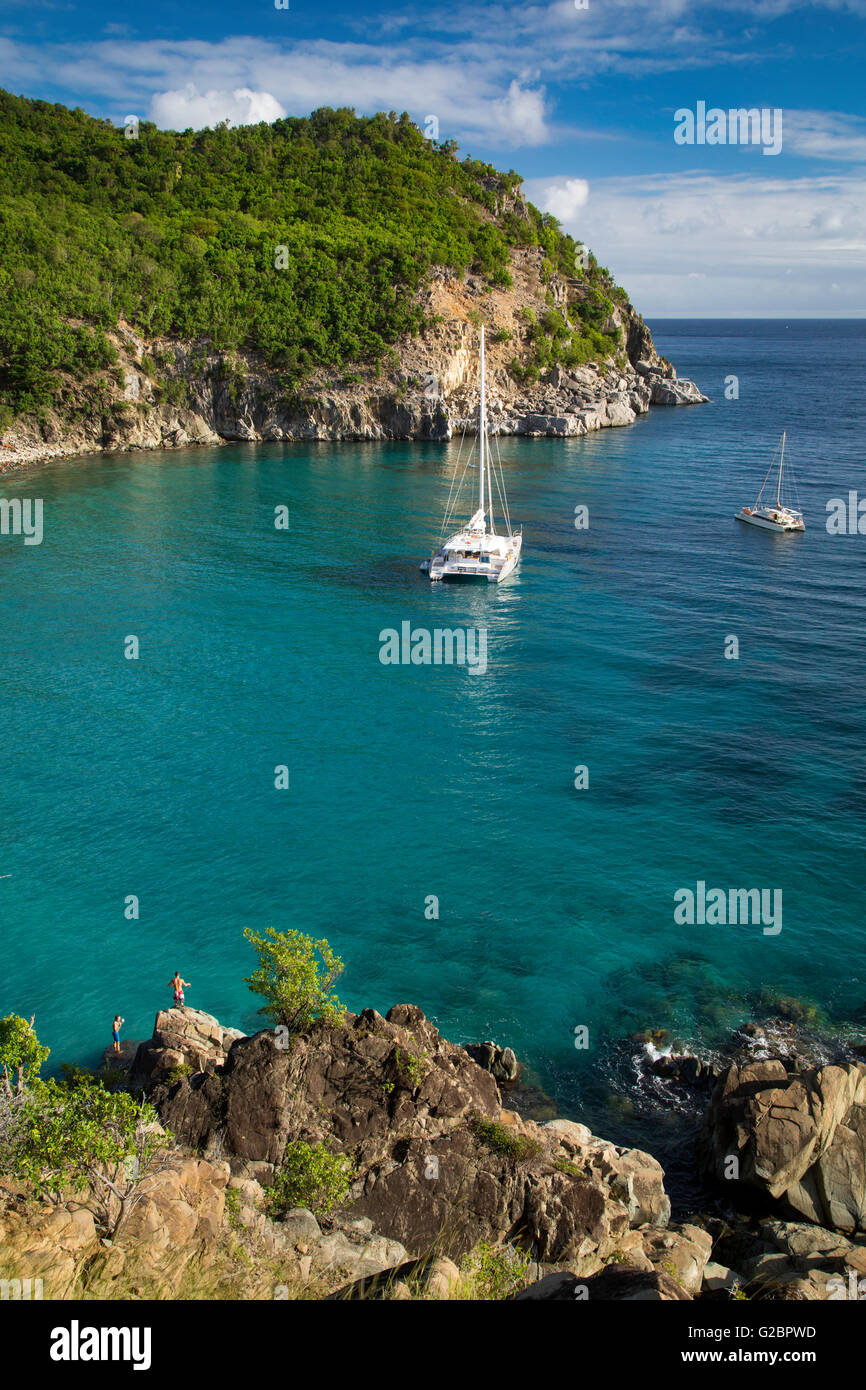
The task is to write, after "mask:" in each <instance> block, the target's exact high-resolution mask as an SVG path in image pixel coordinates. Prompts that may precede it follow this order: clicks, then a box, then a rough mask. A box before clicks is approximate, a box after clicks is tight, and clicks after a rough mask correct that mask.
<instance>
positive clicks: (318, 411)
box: [0, 246, 707, 472]
mask: <svg viewBox="0 0 866 1390" xmlns="http://www.w3.org/2000/svg"><path fill="white" fill-rule="evenodd" d="M510 275H511V278H512V285H511V287H510V288H508V289H504V288H493V289H491V287H490V286H489V285H487V284H486V283H485V282H484V281H483V280H481V279H479V277H477V276H474V275H471V274H468V273H466V274H458V273H456V272H454V271H452V270H450V269H448V268H446V267H442V266H439V267H433V269H432V271H431V273H430V275H429V277H428V280H427V282H426V284H425V285H424V286H422V288H421V289H420V290H419V292H418V305H419V309H420V310H421V312H422V314H423V317H424V322H425V327H424V328H423V330H422V331H421V332H420V333H418V334H416V335H411V336H410V335H405V336H404V337H403V338H401V339H400V340H399V341H398V342H397V343H395V345H394V349H393V352H392V353H390V354H389V356H388V358H387V361H386V363H385V364H382V363H379V364H377V365H376V366H371V365H370V364H364V363H360V364H354V366H355V369H354V370H346V369H340V370H339V371H338V370H336V369H325V368H321V369H317V370H315V371H312V372H310V373H309V374H308V375H307V376H305V377H304V378H303V380H301V379H300V378H299V379H298V380H297V381H296V382H295V384H294V386H293V387H290V388H287V383H286V378H285V374H284V373H283V372H281V371H279V370H275V369H274V368H273V367H272V366H271V365H269V363H268V362H267V360H266V359H265V357H264V356H263V354H262V353H261V352H258V351H256V350H255V349H253V348H246V347H245V348H242V349H238V350H236V351H234V352H232V353H222V352H220V351H219V350H217V349H216V348H215V347H214V346H213V344H212V343H210V342H208V341H206V340H197V341H181V340H178V339H176V338H168V337H154V338H148V339H145V338H144V337H142V336H141V334H140V333H138V332H136V331H135V330H133V329H132V328H131V327H130V326H129V324H127V323H126V322H125V321H123V320H121V322H120V323H119V324H118V326H117V328H116V329H113V330H112V331H111V332H109V333H108V335H107V336H108V338H109V340H110V342H111V345H112V348H113V349H114V351H115V352H116V354H117V370H116V372H115V373H114V375H110V376H107V377H106V376H103V377H100V379H99V381H98V382H97V381H96V380H93V381H89V380H81V381H78V380H72V379H70V380H69V381H68V382H66V383H65V392H64V394H65V395H66V396H67V397H68V401H69V403H70V404H72V405H73V406H74V412H73V414H72V416H71V418H70V416H69V414H68V412H67V414H61V413H60V412H59V411H51V410H48V411H43V412H42V413H41V415H40V417H39V419H36V417H29V416H28V417H22V418H20V419H18V420H15V421H13V422H12V423H11V424H10V425H8V426H7V427H6V428H5V429H4V430H3V431H2V433H0V472H2V471H5V470H6V469H10V468H14V467H17V466H20V465H24V464H27V463H32V462H35V461H37V460H40V459H46V458H52V457H58V456H71V455H75V454H82V453H89V452H94V451H97V450H104V449H110V450H123V451H128V450H138V449H173V448H185V447H190V446H192V445H213V444H219V443H223V442H225V441H244V442H248V443H256V442H259V441H279V440H301V441H304V440H326V441H327V440H354V441H364V440H366V441H382V440H398V439H405V440H409V439H412V440H442V441H446V440H448V439H450V438H451V437H452V435H454V434H457V433H458V432H461V431H463V430H466V432H467V433H473V432H474V431H475V430H476V429H477V405H478V390H477V380H476V371H477V341H478V331H477V326H476V325H477V324H478V323H479V322H480V321H481V318H484V319H485V320H486V322H487V324H488V326H489V328H490V329H491V332H490V334H489V336H488V351H487V364H488V389H489V393H490V395H489V407H490V408H489V427H490V431H491V433H492V434H494V435H522V436H527V437H538V436H545V435H546V436H551V437H556V438H576V437H579V436H581V435H584V434H587V433H588V432H590V431H593V430H597V429H605V428H612V427H621V426H625V425H630V424H632V423H633V422H634V421H635V420H636V419H637V417H638V416H639V415H641V414H644V413H645V412H646V411H648V410H649V409H650V406H651V405H658V406H675V405H694V404H697V403H699V402H702V401H705V400H706V399H707V398H706V396H704V395H703V394H702V393H701V391H700V390H699V389H698V387H697V386H696V385H695V384H694V383H693V382H690V381H681V380H678V378H677V374H676V371H675V369H674V367H673V366H672V365H671V363H669V362H667V361H666V360H665V359H664V358H661V357H660V356H659V354H658V353H657V351H656V349H655V345H654V344H653V340H652V335H651V333H650V331H649V329H648V328H647V326H646V324H645V323H644V322H643V320H642V319H641V318H640V316H639V315H638V314H637V313H636V312H635V310H634V309H633V307H632V306H631V305H630V304H627V303H617V304H616V305H615V306H614V309H613V313H612V315H611V317H610V321H609V322H608V323H606V324H605V325H604V331H605V332H607V333H609V334H610V335H611V336H612V338H613V339H614V340H615V341H616V343H617V344H618V347H617V350H616V351H615V353H613V354H612V356H611V357H609V358H600V359H599V360H598V361H594V362H587V363H586V364H584V365H582V366H574V367H569V368H568V369H566V368H564V367H563V366H561V365H556V366H554V367H552V368H545V369H543V370H541V371H539V369H538V367H537V366H535V365H534V364H533V355H534V352H535V340H534V336H533V335H534V333H535V331H536V329H537V326H538V323H539V321H541V320H543V319H544V317H545V315H546V314H548V313H549V311H550V302H551V300H550V296H552V299H553V302H554V304H556V305H558V306H559V307H560V309H563V308H565V307H566V306H567V305H569V304H572V303H574V302H575V301H579V300H581V298H582V297H583V296H584V295H585V293H586V290H587V286H586V285H585V284H584V283H582V282H581V281H579V280H574V281H567V280H565V279H563V277H562V276H561V275H559V274H558V273H554V274H553V275H550V273H549V271H548V270H547V269H546V267H545V257H544V252H543V250H542V249H541V248H540V247H537V246H536V247H523V248H513V249H512V252H511V266H510ZM157 363H159V364H160V365H159V366H157V365H156V364H157ZM525 369H528V370H525ZM174 402H178V403H174Z"/></svg>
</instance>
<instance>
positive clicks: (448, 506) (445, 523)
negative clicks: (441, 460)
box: [440, 429, 472, 537]
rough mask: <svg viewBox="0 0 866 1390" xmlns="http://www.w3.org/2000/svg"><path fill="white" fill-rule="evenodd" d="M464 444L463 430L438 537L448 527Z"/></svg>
mask: <svg viewBox="0 0 866 1390" xmlns="http://www.w3.org/2000/svg"><path fill="white" fill-rule="evenodd" d="M465 443H466V431H465V429H464V431H463V433H462V435H461V436H460V448H459V450H458V451H457V461H456V463H455V464H454V472H453V473H452V474H451V487H450V490H449V492H448V501H447V502H446V504H445V518H444V520H443V522H442V530H441V532H440V537H441V536H443V535H444V534H445V530H446V528H447V526H448V518H449V516H450V515H451V511H452V503H451V498H452V496H453V494H454V484H455V483H456V482H457V472H458V470H459V468H460V460H461V458H462V457H463V446H464V444H465ZM469 457H470V458H471V457H472V455H471V451H470V455H469ZM468 463H469V460H468V459H467V461H466V463H465V464H464V465H463V474H462V475H461V478H460V483H459V484H458V487H457V497H458V498H459V496H460V488H461V487H462V486H463V478H464V477H465V476H466V469H467V467H468ZM456 505H457V499H456V498H455V501H454V506H456Z"/></svg>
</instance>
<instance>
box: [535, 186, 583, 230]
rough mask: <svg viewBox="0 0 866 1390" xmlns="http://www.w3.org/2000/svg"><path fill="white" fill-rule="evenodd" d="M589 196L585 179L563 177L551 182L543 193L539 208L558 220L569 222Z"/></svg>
mask: <svg viewBox="0 0 866 1390" xmlns="http://www.w3.org/2000/svg"><path fill="white" fill-rule="evenodd" d="M588 197H589V184H588V183H587V181H586V179H564V180H563V181H562V182H561V183H555V184H552V185H551V186H550V187H549V188H548V189H547V190H546V191H545V194H544V201H543V202H542V203H541V205H540V206H541V208H542V210H543V211H544V212H552V213H553V216H554V217H558V218H559V220H560V222H569V221H571V219H572V218H573V217H575V216H576V214H577V213H578V212H579V211H580V209H581V208H582V207H583V206H584V204H585V203H586V200H587V198H588Z"/></svg>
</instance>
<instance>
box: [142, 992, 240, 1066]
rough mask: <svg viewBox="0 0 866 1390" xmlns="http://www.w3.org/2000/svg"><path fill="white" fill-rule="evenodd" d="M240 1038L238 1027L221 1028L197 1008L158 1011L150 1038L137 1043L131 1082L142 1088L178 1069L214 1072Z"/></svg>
mask: <svg viewBox="0 0 866 1390" xmlns="http://www.w3.org/2000/svg"><path fill="white" fill-rule="evenodd" d="M243 1036H244V1035H243V1033H241V1032H240V1031H239V1030H238V1029H237V1028H224V1027H223V1026H222V1024H221V1023H220V1022H219V1020H218V1019H216V1018H214V1017H213V1015H212V1014H206V1013H202V1012H201V1011H200V1010H199V1009H189V1008H186V1007H185V1006H179V1007H178V1006H176V1007H175V1008H172V1009H160V1011H159V1013H158V1014H157V1016H156V1022H155V1023H154V1026H153V1036H152V1037H151V1038H149V1039H148V1041H147V1042H143V1043H140V1044H139V1046H138V1051H137V1052H136V1054H135V1057H134V1059H133V1062H132V1067H131V1073H132V1082H133V1084H134V1085H144V1084H146V1083H148V1082H150V1081H152V1080H154V1079H155V1078H157V1077H159V1076H161V1075H163V1076H164V1075H167V1074H169V1073H171V1072H176V1071H178V1069H185V1068H186V1069H190V1070H192V1071H194V1072H199V1071H205V1070H207V1069H211V1070H213V1068H214V1067H216V1066H219V1065H222V1063H223V1062H224V1061H225V1060H226V1057H227V1056H228V1050H229V1048H230V1047H231V1045H232V1043H233V1042H235V1041H236V1040H237V1039H238V1038H242V1037H243Z"/></svg>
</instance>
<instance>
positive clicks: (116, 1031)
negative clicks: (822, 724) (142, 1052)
mask: <svg viewBox="0 0 866 1390" xmlns="http://www.w3.org/2000/svg"><path fill="white" fill-rule="evenodd" d="M125 1022H126V1019H125V1018H121V1017H120V1014H115V1015H114V1022H113V1023H112V1025H111V1037H112V1041H113V1043H114V1051H115V1052H117V1053H119V1052H120V1030H121V1028H122V1027H123V1025H124V1023H125Z"/></svg>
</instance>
